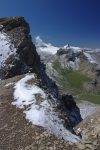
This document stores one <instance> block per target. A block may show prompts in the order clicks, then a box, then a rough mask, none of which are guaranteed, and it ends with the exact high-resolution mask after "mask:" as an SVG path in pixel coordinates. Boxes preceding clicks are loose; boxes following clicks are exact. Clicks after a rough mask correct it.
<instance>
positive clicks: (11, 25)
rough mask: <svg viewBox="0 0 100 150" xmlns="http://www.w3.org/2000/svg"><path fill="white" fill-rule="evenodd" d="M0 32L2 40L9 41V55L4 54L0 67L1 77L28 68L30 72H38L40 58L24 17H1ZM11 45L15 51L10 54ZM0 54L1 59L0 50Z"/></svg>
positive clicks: (11, 75)
mask: <svg viewBox="0 0 100 150" xmlns="http://www.w3.org/2000/svg"><path fill="white" fill-rule="evenodd" d="M0 33H1V36H2V37H1V40H2V42H4V41H7V42H8V41H9V43H10V44H9V52H8V55H9V56H8V57H7V56H6V57H7V58H6V59H5V61H4V62H3V64H2V66H1V68H0V70H1V71H0V72H2V78H7V77H13V76H15V75H18V74H23V73H26V72H28V71H29V70H30V68H31V71H32V72H38V64H39V63H40V59H39V56H38V54H37V52H36V48H35V45H34V44H33V43H32V38H31V35H30V28H29V25H28V23H27V22H26V21H25V19H24V18H23V17H15V18H1V19H0ZM3 36H4V37H3ZM12 45H13V47H14V48H15V52H14V53H12V54H11V52H12V51H13V48H12ZM2 46H5V45H2ZM0 48H1V47H0ZM4 48H5V47H4ZM0 54H1V56H0V57H1V59H2V57H3V54H2V51H0Z"/></svg>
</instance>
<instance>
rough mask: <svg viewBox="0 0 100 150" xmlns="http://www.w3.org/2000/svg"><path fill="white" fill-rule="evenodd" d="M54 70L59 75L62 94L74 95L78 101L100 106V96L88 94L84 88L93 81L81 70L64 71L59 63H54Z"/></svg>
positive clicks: (58, 79)
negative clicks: (85, 84)
mask: <svg viewBox="0 0 100 150" xmlns="http://www.w3.org/2000/svg"><path fill="white" fill-rule="evenodd" d="M53 68H54V69H55V70H56V71H57V72H58V73H59V76H58V77H57V78H56V80H57V81H58V83H59V84H60V85H61V88H60V90H61V92H63V93H70V94H73V95H74V96H76V97H77V99H78V100H87V101H91V102H93V103H97V104H100V95H93V94H88V93H87V92H86V91H85V89H84V88H83V85H84V83H88V82H90V81H91V78H90V77H88V76H87V75H84V74H82V73H81V72H80V71H79V70H78V71H72V70H65V69H62V68H61V66H60V64H59V62H58V61H55V62H54V64H53Z"/></svg>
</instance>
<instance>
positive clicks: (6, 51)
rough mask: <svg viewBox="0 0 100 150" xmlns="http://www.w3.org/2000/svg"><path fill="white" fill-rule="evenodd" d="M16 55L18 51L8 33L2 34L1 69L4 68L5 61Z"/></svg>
mask: <svg viewBox="0 0 100 150" xmlns="http://www.w3.org/2000/svg"><path fill="white" fill-rule="evenodd" d="M15 53H16V49H15V48H14V46H13V44H11V41H10V39H9V37H8V36H7V34H6V33H2V32H0V68H1V67H2V66H4V63H5V60H7V58H8V57H9V56H10V55H12V54H15Z"/></svg>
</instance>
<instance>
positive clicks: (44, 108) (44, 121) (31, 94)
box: [12, 74, 79, 143]
mask: <svg viewBox="0 0 100 150" xmlns="http://www.w3.org/2000/svg"><path fill="white" fill-rule="evenodd" d="M34 78H35V76H34V74H33V75H26V76H25V77H24V78H22V79H21V80H20V81H18V82H17V83H16V85H15V87H14V88H15V91H14V99H15V101H14V102H12V104H13V105H16V107H18V108H22V109H23V112H24V113H25V114H26V119H27V120H29V121H30V122H32V124H34V125H38V126H42V127H44V128H45V129H47V130H48V131H49V132H51V133H54V134H55V135H56V136H58V137H60V138H63V139H64V140H66V141H69V142H71V143H74V142H77V141H78V140H79V138H78V137H77V136H75V135H73V134H72V133H70V132H69V131H68V130H67V129H66V128H65V127H64V126H63V123H62V120H61V119H60V118H59V117H58V116H59V115H58V112H57V111H54V107H53V104H51V100H50V99H49V98H48V97H47V94H46V93H45V92H44V91H43V90H42V89H41V88H39V87H38V86H37V85H36V84H33V85H29V84H28V82H27V81H29V80H31V79H34ZM36 94H38V95H40V99H41V101H40V102H39V104H37V99H36ZM53 100H55V99H54V98H53Z"/></svg>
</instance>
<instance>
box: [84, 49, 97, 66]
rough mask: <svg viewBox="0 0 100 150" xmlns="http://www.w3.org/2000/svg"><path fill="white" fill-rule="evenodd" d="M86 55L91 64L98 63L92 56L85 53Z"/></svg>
mask: <svg viewBox="0 0 100 150" xmlns="http://www.w3.org/2000/svg"><path fill="white" fill-rule="evenodd" d="M84 55H85V56H86V57H87V59H88V60H89V61H90V62H91V63H96V62H95V61H94V59H93V58H92V56H91V54H89V53H86V52H84Z"/></svg>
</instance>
